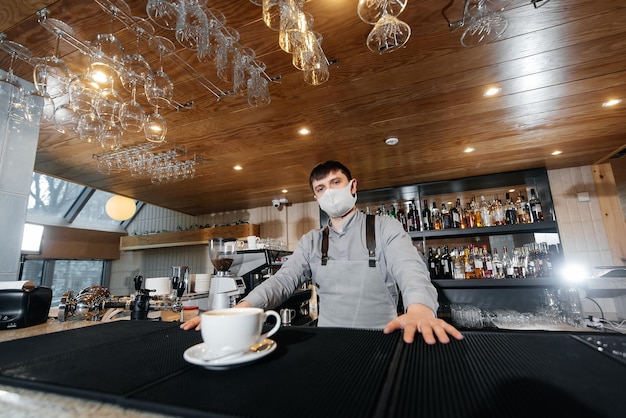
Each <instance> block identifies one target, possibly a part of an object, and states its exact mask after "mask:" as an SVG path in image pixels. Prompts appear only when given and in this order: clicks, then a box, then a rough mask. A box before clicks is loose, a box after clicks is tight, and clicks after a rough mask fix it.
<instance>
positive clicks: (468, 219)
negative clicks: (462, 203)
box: [463, 203, 476, 228]
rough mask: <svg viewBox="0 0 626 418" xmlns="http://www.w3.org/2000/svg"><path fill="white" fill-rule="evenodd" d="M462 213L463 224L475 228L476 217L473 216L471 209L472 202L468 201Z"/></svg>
mask: <svg viewBox="0 0 626 418" xmlns="http://www.w3.org/2000/svg"><path fill="white" fill-rule="evenodd" d="M463 215H465V224H466V226H467V227H468V228H476V217H475V216H474V210H473V209H472V204H471V203H468V204H467V208H465V210H464V211H463Z"/></svg>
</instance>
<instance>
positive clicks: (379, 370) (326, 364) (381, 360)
mask: <svg viewBox="0 0 626 418" xmlns="http://www.w3.org/2000/svg"><path fill="white" fill-rule="evenodd" d="M272 339H274V340H275V341H276V342H277V343H278V348H277V349H276V351H275V352H273V353H271V354H270V355H269V356H267V357H266V358H264V359H261V360H260V361H258V362H256V363H251V364H247V365H245V366H241V367H235V368H231V369H228V370H207V369H205V368H203V367H194V368H193V369H192V370H189V371H188V372H186V373H184V374H180V375H177V376H173V377H172V378H171V379H168V380H166V381H163V382H159V384H157V385H154V386H152V387H148V388H145V390H142V391H140V392H137V393H135V394H133V395H132V398H133V400H141V401H145V402H148V405H150V404H153V403H156V402H160V403H164V404H167V405H177V406H180V407H181V408H184V409H183V410H180V409H179V410H176V409H168V410H167V412H169V413H178V414H183V415H186V416H193V415H195V412H200V413H199V414H198V416H207V414H206V412H202V411H211V412H212V413H213V414H215V416H244V417H258V418H279V417H285V418H294V417H300V418H307V417H315V418H321V417H326V418H327V417H346V416H354V417H370V416H373V415H374V414H375V412H376V410H377V408H380V407H381V405H380V393H382V391H383V386H385V385H386V384H389V383H390V382H389V380H388V379H390V378H391V376H389V375H388V373H389V370H390V369H391V368H392V367H391V362H392V360H393V357H394V353H395V354H397V353H398V352H399V348H400V347H401V345H400V344H399V340H400V334H399V333H395V334H392V335H384V334H383V333H382V332H380V331H363V330H361V331H357V330H351V329H341V330H340V329H331V328H322V329H318V328H308V327H292V328H282V329H281V330H280V331H279V332H278V333H277V334H276V335H274V336H273V337H272ZM355 382H358V384H357V385H355ZM129 406H132V405H130V404H129ZM138 406H140V405H136V407H138ZM160 411H163V410H160Z"/></svg>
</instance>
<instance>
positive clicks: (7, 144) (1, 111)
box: [0, 71, 39, 281]
mask: <svg viewBox="0 0 626 418" xmlns="http://www.w3.org/2000/svg"><path fill="white" fill-rule="evenodd" d="M4 74H5V73H4V72H2V71H0V75H4ZM20 83H23V84H22V85H23V86H25V90H26V89H27V88H32V85H30V84H29V83H27V82H25V81H23V80H20ZM38 137H39V120H38V118H37V120H33V121H28V120H26V119H24V117H23V111H16V109H15V108H10V107H9V99H8V97H7V95H6V92H5V93H4V96H3V93H2V91H0V231H2V240H0V281H12V280H17V279H18V275H19V263H20V253H21V251H20V250H21V243H22V233H23V226H24V222H25V221H26V208H27V205H28V196H29V193H30V182H31V178H32V174H33V167H34V165H35V153H36V151H37V139H38Z"/></svg>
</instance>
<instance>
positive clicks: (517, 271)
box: [511, 248, 522, 279]
mask: <svg viewBox="0 0 626 418" xmlns="http://www.w3.org/2000/svg"><path fill="white" fill-rule="evenodd" d="M511 260H512V263H511V264H513V277H515V278H516V279H517V278H519V277H522V267H521V266H520V250H519V248H514V249H513V256H512V257H511Z"/></svg>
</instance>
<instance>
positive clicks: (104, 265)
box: [21, 259, 111, 307]
mask: <svg viewBox="0 0 626 418" xmlns="http://www.w3.org/2000/svg"><path fill="white" fill-rule="evenodd" d="M110 265H111V262H110V261H108V260H28V259H27V260H26V261H24V267H23V270H22V277H21V280H30V281H32V282H34V283H35V284H37V285H40V286H46V287H50V288H51V289H52V307H56V306H58V305H59V303H60V302H61V297H62V296H63V294H64V293H66V292H67V291H70V290H71V291H73V292H74V294H78V293H79V292H80V291H81V290H82V289H84V288H85V287H88V286H93V285H99V286H105V287H108V285H109V278H110Z"/></svg>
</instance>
